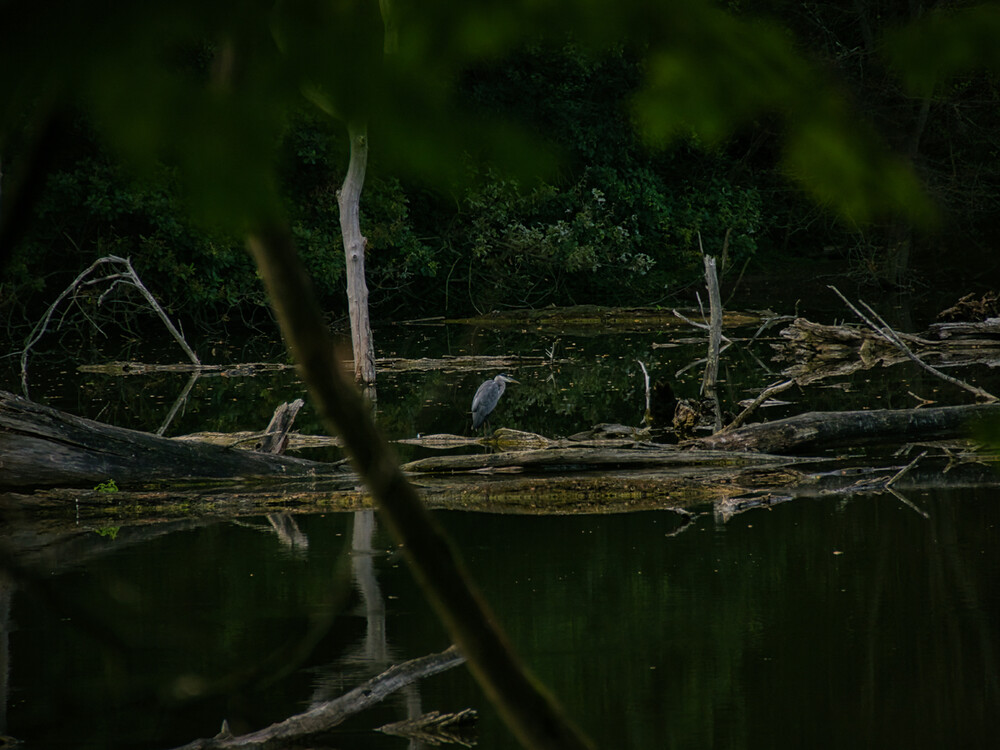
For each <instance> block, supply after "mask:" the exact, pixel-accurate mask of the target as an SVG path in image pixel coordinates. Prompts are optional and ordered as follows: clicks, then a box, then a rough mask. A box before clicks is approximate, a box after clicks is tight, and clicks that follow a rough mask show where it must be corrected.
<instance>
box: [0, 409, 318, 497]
mask: <svg viewBox="0 0 1000 750" xmlns="http://www.w3.org/2000/svg"><path fill="white" fill-rule="evenodd" d="M324 471H326V472H329V471H330V467H329V466H324V464H321V463H317V462H315V461H307V460H305V459H301V458H291V457H287V456H275V455H268V454H263V453H254V452H251V451H241V450H233V449H230V448H223V447H220V446H216V445H207V444H200V443H190V442H181V441H177V440H171V439H169V438H164V437H159V436H157V435H151V434H149V433H146V432H138V431H136V430H127V429H124V428H122V427H114V426H112V425H107V424H102V423H100V422H94V421H93V420H90V419H83V418H82V417H75V416H73V415H71V414H66V413H65V412H61V411H58V410H57V409H52V408H50V407H48V406H43V405H41V404H37V403H34V402H33V401H28V400H27V399H24V398H21V397H20V396H16V395H15V394H13V393H8V392H7V391H0V487H5V488H22V487H60V486H61V487H69V486H74V487H85V486H93V485H95V484H97V483H99V482H104V481H107V480H108V479H114V480H115V482H116V483H117V484H119V485H126V484H134V483H141V482H150V481H154V480H157V479H174V478H178V477H226V478H233V477H247V476H262V475H280V476H287V477H292V476H303V477H305V476H311V475H317V474H320V473H323V472H324Z"/></svg>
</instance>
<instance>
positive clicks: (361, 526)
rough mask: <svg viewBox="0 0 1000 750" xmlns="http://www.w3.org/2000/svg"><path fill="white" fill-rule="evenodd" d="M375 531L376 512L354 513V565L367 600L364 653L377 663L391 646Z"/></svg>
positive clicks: (360, 586)
mask: <svg viewBox="0 0 1000 750" xmlns="http://www.w3.org/2000/svg"><path fill="white" fill-rule="evenodd" d="M374 535H375V512H374V511H371V510H359V511H358V512H357V513H355V514H354V533H353V534H352V535H351V552H352V555H351V567H352V568H353V570H354V580H355V583H356V585H357V587H358V591H360V592H361V598H362V600H363V601H364V603H365V622H366V623H367V631H366V633H365V657H366V658H368V659H370V660H371V661H373V662H375V663H376V664H383V663H385V662H387V661H388V652H389V647H388V643H387V640H386V635H385V602H384V601H383V599H382V589H381V588H380V587H379V585H378V579H377V578H376V577H375V563H374V558H373V555H374V554H375V551H374V550H373V549H372V538H373V537H374Z"/></svg>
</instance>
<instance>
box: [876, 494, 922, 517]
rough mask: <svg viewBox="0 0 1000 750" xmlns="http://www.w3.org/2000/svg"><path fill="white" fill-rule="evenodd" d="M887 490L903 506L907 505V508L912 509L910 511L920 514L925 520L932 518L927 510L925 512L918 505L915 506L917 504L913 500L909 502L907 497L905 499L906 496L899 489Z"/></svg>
mask: <svg viewBox="0 0 1000 750" xmlns="http://www.w3.org/2000/svg"><path fill="white" fill-rule="evenodd" d="M886 489H887V490H888V492H889V494H891V495H893V496H894V497H895V498H896V499H897V500H899V501H900V502H901V503H902V504H903V505H905V506H907V507H908V508H910V510H913V511H915V512H916V513H917V514H919V515H921V516H923V517H924V518H930V517H931V514H930V513H928V512H927V511H926V510H924V509H923V508H919V507H917V505H916V504H915V503H914V502H913V501H912V500H909V499H908V498H906V497H905V496H904V495H903V494H902V493H901V492H900V491H899V490H897V489H896V488H895V487H887V488H886Z"/></svg>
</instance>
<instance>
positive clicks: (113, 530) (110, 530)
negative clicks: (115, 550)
mask: <svg viewBox="0 0 1000 750" xmlns="http://www.w3.org/2000/svg"><path fill="white" fill-rule="evenodd" d="M98 492H100V490H98ZM121 528H122V527H121V526H102V527H101V528H99V529H94V531H96V532H97V534H98V535H99V536H103V537H105V538H106V539H110V540H111V541H112V542H113V541H114V540H115V539H117V538H118V532H119V531H121Z"/></svg>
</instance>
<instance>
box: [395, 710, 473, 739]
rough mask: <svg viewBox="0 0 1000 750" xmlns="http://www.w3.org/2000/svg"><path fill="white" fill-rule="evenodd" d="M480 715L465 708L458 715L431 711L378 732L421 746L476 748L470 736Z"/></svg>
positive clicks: (397, 722)
mask: <svg viewBox="0 0 1000 750" xmlns="http://www.w3.org/2000/svg"><path fill="white" fill-rule="evenodd" d="M477 718H478V714H477V713H476V711H475V709H472V708H465V709H462V710H461V711H459V712H458V713H453V714H442V713H438V712H437V711H431V712H430V713H426V714H424V715H423V716H418V717H417V718H415V719H406V720H404V721H396V722H393V723H392V724H386V725H385V726H383V727H379V728H378V731H380V732H384V733H385V734H393V735H396V736H397V737H406V738H407V739H409V740H411V741H412V742H414V743H416V744H417V745H419V744H420V743H425V744H428V745H445V744H447V745H460V746H461V747H475V746H476V742H475V740H474V739H472V738H471V737H470V736H469V735H470V733H471V730H472V729H474V728H475V725H476V719H477Z"/></svg>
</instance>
